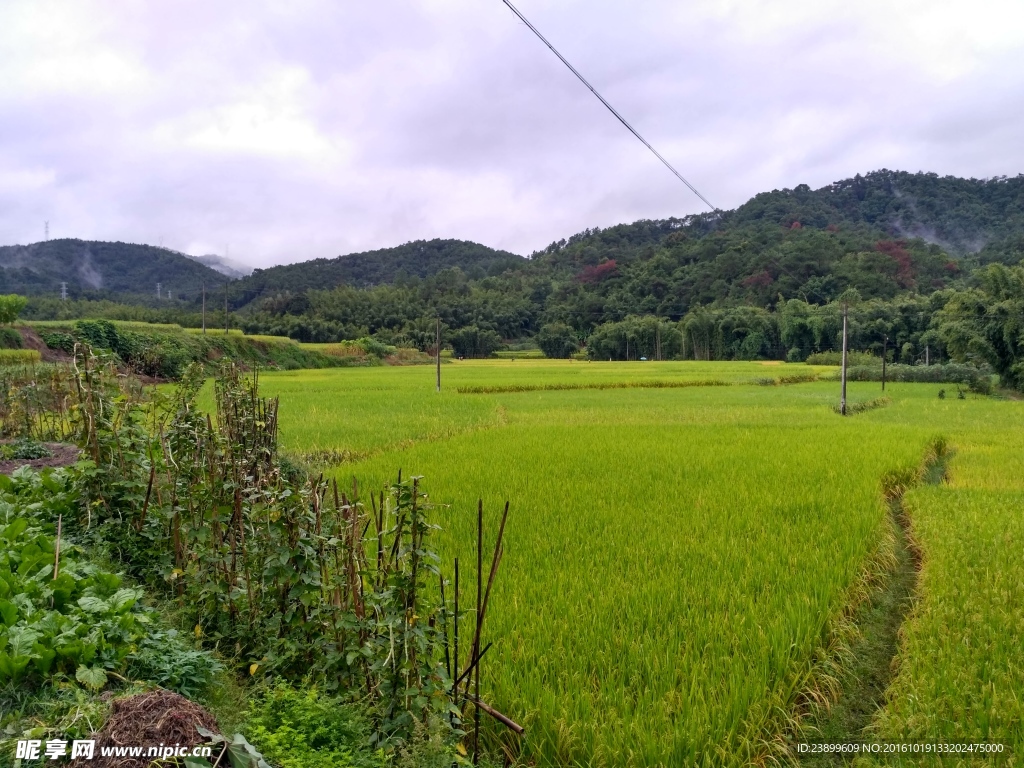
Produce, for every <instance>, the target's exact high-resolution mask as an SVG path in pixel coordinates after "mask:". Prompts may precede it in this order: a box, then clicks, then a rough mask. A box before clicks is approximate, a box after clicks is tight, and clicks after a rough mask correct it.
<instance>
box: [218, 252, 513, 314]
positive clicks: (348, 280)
mask: <svg viewBox="0 0 1024 768" xmlns="http://www.w3.org/2000/svg"><path fill="white" fill-rule="evenodd" d="M522 262H523V259H522V257H520V256H516V255H515V254H513V253H509V252H508V251H496V250H494V249H492V248H488V247H487V246H485V245H479V244H478V243H471V242H466V241H464V240H439V239H435V240H416V241H414V242H411V243H405V244H404V245H399V246H397V247H395V248H381V249H379V250H376V251H367V252H365V253H351V254H348V255H346V256H338V257H336V258H333V259H313V260H311V261H303V262H299V263H298V264H285V265H283V266H278V267H270V268H269V269H257V270H254V271H253V273H252V275H251V276H249V277H247V278H245V279H243V280H241V281H239V284H238V285H237V286H236V290H235V292H234V293H235V296H236V303H237V302H238V297H242V298H241V301H242V303H245V302H248V301H251V300H253V299H256V298H258V297H260V296H264V295H266V294H268V293H270V294H276V293H279V292H281V291H287V292H289V293H303V292H305V291H308V290H311V289H314V288H334V287H335V286H338V285H351V286H355V287H357V288H366V287H368V286H371V285H381V284H383V283H396V282H398V283H400V282H403V281H404V280H408V279H410V278H415V277H419V278H423V277H428V276H430V275H433V274H435V273H437V272H440V271H441V270H443V269H454V268H457V269H460V270H462V271H463V272H465V273H466V274H467V275H469V276H470V277H472V278H483V277H485V276H487V275H490V274H500V273H502V272H504V271H505V270H507V269H515V268H517V267H518V266H520V265H521V263H522Z"/></svg>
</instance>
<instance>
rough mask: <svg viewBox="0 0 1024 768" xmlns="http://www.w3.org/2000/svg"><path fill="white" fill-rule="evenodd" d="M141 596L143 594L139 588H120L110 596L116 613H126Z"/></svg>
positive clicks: (111, 604)
mask: <svg viewBox="0 0 1024 768" xmlns="http://www.w3.org/2000/svg"><path fill="white" fill-rule="evenodd" d="M139 597H141V594H140V591H139V590H137V589H119V590H117V592H116V593H114V596H113V597H112V598H110V606H111V607H112V608H113V609H114V611H115V612H116V613H124V612H125V611H127V610H129V609H130V608H131V607H132V606H133V605H135V602H136V601H137V600H138V599H139Z"/></svg>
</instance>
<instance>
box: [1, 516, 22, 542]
mask: <svg viewBox="0 0 1024 768" xmlns="http://www.w3.org/2000/svg"><path fill="white" fill-rule="evenodd" d="M26 528H28V520H22V519H21V518H19V519H17V520H15V521H14V522H13V523H11V524H10V525H8V526H7V527H6V528H4V529H3V531H2V532H0V539H6V540H7V541H10V542H13V541H14V540H15V539H16V538H18V537H19V536H20V535H21V534H22V533H24V532H25V529H26Z"/></svg>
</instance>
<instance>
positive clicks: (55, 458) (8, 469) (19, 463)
mask: <svg viewBox="0 0 1024 768" xmlns="http://www.w3.org/2000/svg"><path fill="white" fill-rule="evenodd" d="M10 442H12V441H10V440H0V445H6V444H9V443H10ZM43 445H45V446H46V448H47V449H48V450H49V451H50V454H51V455H50V456H46V457H45V458H42V459H8V460H6V461H0V475H9V474H11V473H12V472H13V471H14V470H16V469H19V468H21V467H32V468H33V469H43V468H45V467H68V466H71V465H72V464H74V463H75V462H76V461H78V446H77V445H71V444H69V443H43Z"/></svg>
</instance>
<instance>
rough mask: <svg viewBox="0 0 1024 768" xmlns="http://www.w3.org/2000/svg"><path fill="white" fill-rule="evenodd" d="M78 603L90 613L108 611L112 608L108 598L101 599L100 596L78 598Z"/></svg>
mask: <svg viewBox="0 0 1024 768" xmlns="http://www.w3.org/2000/svg"><path fill="white" fill-rule="evenodd" d="M78 605H79V607H80V608H81V609H82V610H83V611H87V612H88V613H106V612H107V611H109V610H110V605H109V604H108V603H107V601H106V600H100V598H98V597H92V596H90V595H86V596H85V597H80V598H78Z"/></svg>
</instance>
